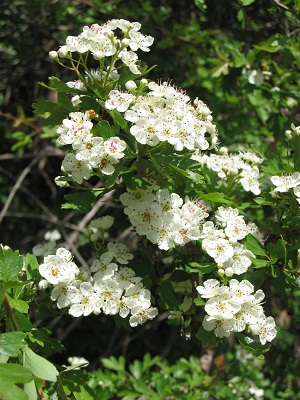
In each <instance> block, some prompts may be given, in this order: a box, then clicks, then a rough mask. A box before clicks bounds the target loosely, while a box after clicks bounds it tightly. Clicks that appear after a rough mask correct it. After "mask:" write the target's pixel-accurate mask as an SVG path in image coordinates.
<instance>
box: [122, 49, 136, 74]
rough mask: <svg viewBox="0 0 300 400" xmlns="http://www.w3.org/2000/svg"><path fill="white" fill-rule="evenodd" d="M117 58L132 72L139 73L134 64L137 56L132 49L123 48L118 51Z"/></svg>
mask: <svg viewBox="0 0 300 400" xmlns="http://www.w3.org/2000/svg"><path fill="white" fill-rule="evenodd" d="M119 58H120V59H121V60H122V61H123V63H124V64H125V65H127V66H128V68H129V69H130V71H131V72H132V73H133V74H136V75H137V74H140V73H141V71H140V70H139V69H138V67H137V66H136V65H135V64H136V62H137V61H138V56H137V55H136V54H135V53H134V52H133V51H128V50H127V49H124V50H122V51H121V52H120V53H119Z"/></svg>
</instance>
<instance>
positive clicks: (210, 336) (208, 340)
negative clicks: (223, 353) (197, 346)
mask: <svg viewBox="0 0 300 400" xmlns="http://www.w3.org/2000/svg"><path fill="white" fill-rule="evenodd" d="M196 338H197V339H198V340H200V341H201V342H202V343H203V344H205V346H216V345H217V344H218V342H219V339H218V338H217V337H216V336H215V335H214V333H213V332H208V331H207V330H205V329H204V328H203V326H201V327H200V328H199V330H198V332H197V333H196Z"/></svg>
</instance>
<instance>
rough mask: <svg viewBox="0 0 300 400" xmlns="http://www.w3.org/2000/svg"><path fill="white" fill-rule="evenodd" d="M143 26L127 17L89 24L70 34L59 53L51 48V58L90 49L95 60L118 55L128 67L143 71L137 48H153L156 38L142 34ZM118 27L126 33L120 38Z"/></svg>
mask: <svg viewBox="0 0 300 400" xmlns="http://www.w3.org/2000/svg"><path fill="white" fill-rule="evenodd" d="M140 28H141V24H140V23H139V22H129V21H126V20H124V19H112V20H111V21H108V22H106V23H105V24H103V25H98V24H93V25H91V26H90V27H88V26H85V27H84V28H83V31H82V32H81V33H80V34H79V35H78V36H68V37H67V39H66V44H65V45H64V46H61V47H60V49H59V50H58V52H56V51H51V52H50V57H51V58H52V59H57V58H58V57H69V56H70V55H71V53H74V52H78V53H81V54H83V53H87V52H90V53H91V54H92V56H93V58H94V59H95V60H101V59H103V58H105V57H112V56H114V57H116V58H117V59H119V60H121V61H122V63H123V64H125V65H126V66H128V68H129V69H130V71H131V72H132V73H133V74H139V73H140V70H139V68H138V66H137V65H136V62H137V61H138V56H137V54H136V51H137V50H139V49H140V50H142V51H146V52H147V51H149V47H150V46H151V45H152V43H153V40H154V39H153V37H151V36H147V35H143V34H142V33H140V32H139V30H140ZM116 30H119V31H121V32H122V34H121V36H120V37H118V36H117V35H116V32H115V31H116Z"/></svg>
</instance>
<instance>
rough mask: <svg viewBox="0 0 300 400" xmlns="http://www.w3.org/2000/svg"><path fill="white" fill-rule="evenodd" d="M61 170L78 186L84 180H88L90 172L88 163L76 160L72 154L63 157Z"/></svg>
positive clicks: (90, 168)
mask: <svg viewBox="0 0 300 400" xmlns="http://www.w3.org/2000/svg"><path fill="white" fill-rule="evenodd" d="M62 169H63V170H64V171H66V172H67V173H68V174H69V175H71V177H72V179H73V180H74V181H75V182H76V183H78V184H81V183H82V182H83V180H84V179H85V180H86V179H89V178H90V176H91V172H92V167H91V165H90V164H89V162H88V161H85V160H82V161H79V160H77V158H76V156H75V155H74V154H73V153H69V154H67V155H66V156H65V158H64V159H63V162H62Z"/></svg>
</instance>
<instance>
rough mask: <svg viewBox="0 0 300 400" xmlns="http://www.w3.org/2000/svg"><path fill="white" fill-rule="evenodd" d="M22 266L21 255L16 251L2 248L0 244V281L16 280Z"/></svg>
mask: <svg viewBox="0 0 300 400" xmlns="http://www.w3.org/2000/svg"><path fill="white" fill-rule="evenodd" d="M22 267H23V257H22V256H20V255H19V252H18V251H12V249H8V250H3V248H2V247H1V246H0V281H4V282H6V281H10V280H12V281H13V280H17V279H18V273H19V272H20V270H21V269H22Z"/></svg>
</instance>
